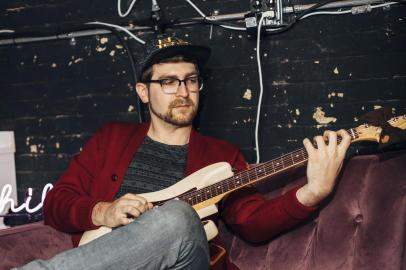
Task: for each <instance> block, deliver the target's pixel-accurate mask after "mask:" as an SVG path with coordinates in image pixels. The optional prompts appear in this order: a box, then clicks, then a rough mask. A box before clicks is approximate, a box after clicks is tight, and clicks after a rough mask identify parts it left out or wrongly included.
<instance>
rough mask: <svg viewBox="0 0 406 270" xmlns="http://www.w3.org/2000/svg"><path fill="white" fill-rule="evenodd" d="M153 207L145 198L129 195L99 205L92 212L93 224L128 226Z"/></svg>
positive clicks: (113, 226)
mask: <svg viewBox="0 0 406 270" xmlns="http://www.w3.org/2000/svg"><path fill="white" fill-rule="evenodd" d="M152 207H153V205H152V203H150V202H147V200H146V199H145V198H143V197H141V196H138V195H135V194H131V193H127V194H125V195H124V196H122V197H120V198H118V199H117V200H115V201H113V202H99V203H97V204H96V205H95V206H94V207H93V210H92V222H93V224H94V225H96V226H107V227H110V228H115V227H118V226H121V225H127V224H128V223H130V222H131V221H132V220H133V219H134V218H136V217H139V216H140V215H141V214H142V213H144V212H145V211H147V210H149V209H151V208H152Z"/></svg>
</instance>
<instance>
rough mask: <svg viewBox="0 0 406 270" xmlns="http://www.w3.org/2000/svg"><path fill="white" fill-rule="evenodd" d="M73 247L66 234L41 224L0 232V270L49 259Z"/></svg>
mask: <svg viewBox="0 0 406 270" xmlns="http://www.w3.org/2000/svg"><path fill="white" fill-rule="evenodd" d="M72 247H73V244H72V241H71V238H70V236H69V235H68V234H65V233H62V232H59V231H57V230H55V229H53V228H52V227H50V226H47V225H44V224H43V223H42V222H36V223H31V224H27V225H21V226H17V227H13V228H9V229H3V230H0V254H1V255H0V270H3V269H10V268H12V267H16V266H21V265H24V264H26V263H28V262H30V261H32V260H35V259H49V258H51V257H53V256H54V255H56V254H58V253H60V252H62V251H64V250H67V249H70V248H72Z"/></svg>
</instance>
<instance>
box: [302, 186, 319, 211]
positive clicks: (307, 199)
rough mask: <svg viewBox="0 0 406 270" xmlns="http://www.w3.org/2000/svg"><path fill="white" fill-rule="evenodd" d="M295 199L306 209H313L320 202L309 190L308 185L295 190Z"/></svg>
mask: <svg viewBox="0 0 406 270" xmlns="http://www.w3.org/2000/svg"><path fill="white" fill-rule="evenodd" d="M296 198H297V200H298V201H299V202H300V203H301V204H302V205H304V206H306V207H315V206H317V205H318V204H319V203H320V201H321V200H322V198H321V197H320V195H319V194H316V193H314V192H312V191H311V190H310V189H309V186H308V184H306V185H304V186H302V187H301V188H299V189H298V190H297V192H296Z"/></svg>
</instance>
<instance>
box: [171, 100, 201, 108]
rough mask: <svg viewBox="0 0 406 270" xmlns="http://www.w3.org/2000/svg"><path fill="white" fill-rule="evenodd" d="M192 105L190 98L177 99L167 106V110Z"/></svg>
mask: <svg viewBox="0 0 406 270" xmlns="http://www.w3.org/2000/svg"><path fill="white" fill-rule="evenodd" d="M194 105H195V103H194V102H193V100H191V99H190V98H178V99H175V100H174V101H172V102H171V103H170V104H169V108H171V109H172V108H175V107H178V106H194Z"/></svg>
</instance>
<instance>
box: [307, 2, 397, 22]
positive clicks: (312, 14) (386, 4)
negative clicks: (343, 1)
mask: <svg viewBox="0 0 406 270" xmlns="http://www.w3.org/2000/svg"><path fill="white" fill-rule="evenodd" d="M394 4H397V2H388V3H384V4H379V5H370V7H371V9H374V8H380V7H386V6H390V5H394ZM353 10H354V8H352V9H348V10H338V11H315V12H312V13H309V14H306V15H305V16H303V17H302V18H300V19H301V20H303V19H306V18H308V17H310V16H314V15H341V14H346V13H352V12H353Z"/></svg>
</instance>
